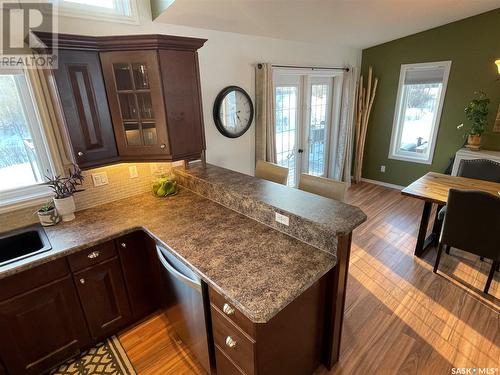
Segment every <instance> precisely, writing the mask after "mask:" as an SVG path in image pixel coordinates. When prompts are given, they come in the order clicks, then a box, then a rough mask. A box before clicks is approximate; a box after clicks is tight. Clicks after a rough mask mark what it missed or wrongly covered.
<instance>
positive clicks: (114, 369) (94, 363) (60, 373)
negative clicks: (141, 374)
mask: <svg viewBox="0 0 500 375" xmlns="http://www.w3.org/2000/svg"><path fill="white" fill-rule="evenodd" d="M50 374H51V375H91V374H94V375H97V374H99V375H101V374H102V375H136V372H135V370H134V367H133V366H132V364H131V363H130V360H129V359H128V357H127V354H125V350H124V349H123V347H122V346H121V344H120V341H118V338H116V336H112V337H111V338H109V339H107V340H106V341H104V342H101V343H99V344H97V345H96V346H94V347H93V348H90V349H89V350H87V351H85V352H83V353H82V354H81V355H80V356H79V357H76V358H72V359H70V360H68V361H66V362H65V363H63V364H62V365H61V366H59V368H56V369H54V370H52V371H51V372H50Z"/></svg>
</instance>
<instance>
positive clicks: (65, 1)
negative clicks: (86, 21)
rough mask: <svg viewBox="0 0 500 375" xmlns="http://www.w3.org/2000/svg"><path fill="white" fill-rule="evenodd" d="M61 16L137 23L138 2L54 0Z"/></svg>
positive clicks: (131, 0) (130, 0) (126, 0)
mask: <svg viewBox="0 0 500 375" xmlns="http://www.w3.org/2000/svg"><path fill="white" fill-rule="evenodd" d="M52 1H53V3H54V4H56V5H58V6H59V14H61V15H65V16H70V17H79V18H90V19H108V20H113V21H118V22H126V23H137V22H138V16H137V4H136V1H137V0H52Z"/></svg>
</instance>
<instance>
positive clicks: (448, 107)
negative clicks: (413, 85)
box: [361, 8, 500, 185]
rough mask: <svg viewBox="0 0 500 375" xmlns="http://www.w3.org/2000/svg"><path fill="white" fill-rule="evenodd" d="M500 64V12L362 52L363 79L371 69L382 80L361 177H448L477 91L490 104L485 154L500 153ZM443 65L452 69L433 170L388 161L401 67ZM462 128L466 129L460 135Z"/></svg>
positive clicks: (402, 181) (398, 180) (402, 180)
mask: <svg viewBox="0 0 500 375" xmlns="http://www.w3.org/2000/svg"><path fill="white" fill-rule="evenodd" d="M497 59H500V8H499V9H495V10H493V11H490V12H487V13H483V14H480V15H477V16H474V17H470V18H466V19H463V20H460V21H456V22H453V23H450V24H447V25H444V26H440V27H437V28H435V29H431V30H427V31H424V32H421V33H418V34H413V35H410V36H407V37H404V38H401V39H397V40H394V41H391V42H388V43H384V44H381V45H378V46H375V47H371V48H367V49H365V50H363V57H362V68H361V69H362V74H363V76H364V77H366V76H367V72H368V67H369V66H370V65H371V66H372V67H373V71H374V74H375V76H376V77H378V78H379V87H378V89H377V94H376V97H375V101H374V104H373V108H372V113H371V117H370V122H369V125H368V131H367V137H366V143H365V155H364V161H363V177H364V178H369V179H373V180H378V181H383V182H388V183H392V184H397V185H408V184H409V183H411V182H412V181H414V180H416V179H418V178H419V177H421V176H423V175H424V174H425V173H427V172H429V171H435V172H444V170H445V169H446V167H447V166H448V163H449V160H450V158H451V157H453V155H454V154H455V152H456V151H457V150H458V149H460V148H461V147H462V145H463V143H464V137H463V133H464V128H465V126H467V125H468V123H467V120H466V118H465V116H464V108H465V106H466V105H467V104H468V103H469V101H470V100H471V99H472V98H473V95H474V92H475V91H478V90H482V91H484V92H485V93H486V95H487V96H488V97H489V98H490V99H491V103H490V105H489V111H490V113H489V117H488V119H489V121H488V127H487V129H486V132H485V133H484V134H483V141H482V143H483V148H484V149H489V150H500V133H493V131H492V128H493V123H494V121H495V117H496V113H497V110H498V105H499V103H500V75H499V74H498V70H497V67H496V65H495V63H494V62H495V60H497ZM445 60H451V61H452V63H451V71H450V76H449V80H448V88H447V90H446V96H445V99H444V104H443V112H442V115H441V121H440V125H439V131H438V137H437V143H436V148H435V151H434V158H433V160H432V165H428V164H420V163H413V162H407V161H400V160H393V159H389V158H388V154H389V146H390V142H391V132H392V123H393V116H394V108H395V105H396V95H397V90H398V82H399V72H400V69H401V64H413V63H424V62H433V61H445ZM365 82H366V78H365ZM365 86H366V83H365ZM461 123H464V128H462V129H457V126H458V125H460V124H461ZM381 165H385V166H386V171H385V173H382V172H380V166H381Z"/></svg>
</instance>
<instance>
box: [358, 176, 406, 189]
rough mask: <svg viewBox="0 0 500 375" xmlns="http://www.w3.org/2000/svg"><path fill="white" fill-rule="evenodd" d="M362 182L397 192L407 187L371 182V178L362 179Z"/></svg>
mask: <svg viewBox="0 0 500 375" xmlns="http://www.w3.org/2000/svg"><path fill="white" fill-rule="evenodd" d="M361 181H364V182H369V183H370V184H375V185H380V186H385V187H388V188H391V189H397V190H402V189H404V188H405V186H401V185H395V184H390V183H388V182H383V181H377V180H370V179H369V178H362V179H361Z"/></svg>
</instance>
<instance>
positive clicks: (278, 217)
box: [275, 212, 290, 226]
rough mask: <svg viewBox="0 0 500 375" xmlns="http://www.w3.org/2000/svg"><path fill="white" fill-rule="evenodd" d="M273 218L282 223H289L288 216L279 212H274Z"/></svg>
mask: <svg viewBox="0 0 500 375" xmlns="http://www.w3.org/2000/svg"><path fill="white" fill-rule="evenodd" d="M275 220H276V221H277V222H278V223H280V224H283V225H287V226H288V225H290V218H289V217H288V216H286V215H282V214H279V213H277V212H275Z"/></svg>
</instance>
